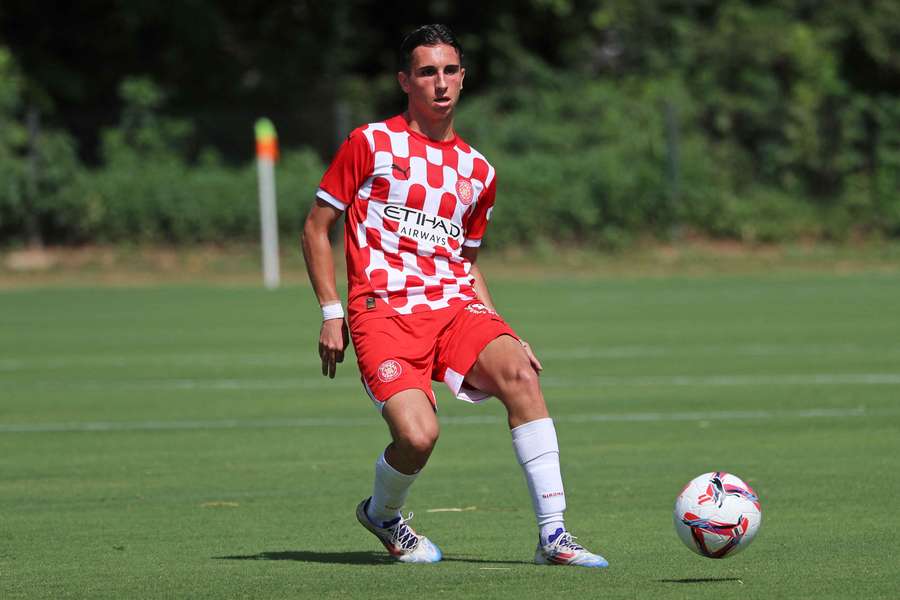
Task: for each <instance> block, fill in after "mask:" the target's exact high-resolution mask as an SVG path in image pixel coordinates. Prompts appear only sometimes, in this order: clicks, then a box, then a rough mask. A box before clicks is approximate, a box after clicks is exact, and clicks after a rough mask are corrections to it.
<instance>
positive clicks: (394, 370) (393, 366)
mask: <svg viewBox="0 0 900 600" xmlns="http://www.w3.org/2000/svg"><path fill="white" fill-rule="evenodd" d="M401 373H403V368H402V367H400V363H398V362H397V361H396V360H394V359H392V358H391V359H388V360H386V361H384V362H383V363H381V365H379V366H378V379H380V380H381V381H382V382H383V383H390V382H392V381H393V380H395V379H397V378H398V377H400V374H401Z"/></svg>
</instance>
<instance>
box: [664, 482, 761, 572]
mask: <svg viewBox="0 0 900 600" xmlns="http://www.w3.org/2000/svg"><path fill="white" fill-rule="evenodd" d="M674 518H675V531H676V532H678V537H679V538H681V541H682V542H684V544H685V546H687V547H688V548H690V549H691V550H693V551H694V552H696V553H697V554H699V555H701V556H706V557H708V558H725V557H728V556H733V555H735V554H737V553H738V552H740V551H741V550H743V549H744V548H746V547H747V546H749V545H750V542H752V541H753V538H754V537H755V536H756V532H757V531H759V525H760V523H761V522H762V511H761V510H760V507H759V497H758V496H757V495H756V493H755V492H754V491H753V489H752V488H751V487H750V486H749V485H747V484H746V483H744V482H743V481H741V479H740V478H738V477H736V476H734V475H732V474H730V473H726V472H724V471H716V472H713V473H704V474H703V475H700V476H699V477H696V478H694V479H693V480H691V482H690V483H688V484H687V485H686V486H684V489H683V490H681V493H680V494H679V495H678V498H676V499H675V515H674Z"/></svg>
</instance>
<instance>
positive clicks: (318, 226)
mask: <svg viewBox="0 0 900 600" xmlns="http://www.w3.org/2000/svg"><path fill="white" fill-rule="evenodd" d="M340 216H341V211H340V210H338V209H337V208H335V207H333V206H331V205H330V204H328V203H326V202H323V201H322V200H319V199H318V198H317V199H316V203H315V204H314V205H313V207H312V209H311V210H310V211H309V215H307V217H306V223H305V224H304V225H303V236H302V240H301V246H302V247H303V258H304V260H305V261H306V272H307V273H308V274H309V280H310V282H311V283H312V286H313V290H315V293H316V298H318V300H319V305H320V306H325V305H327V304H335V303H337V304H339V303H340V301H341V298H340V296H339V295H338V291H337V282H336V280H335V276H334V256H333V254H332V248H331V240H330V239H329V238H328V233H329V232H330V231H331V228H332V227H333V226H334V224H335V222H337V220H338V219H339V218H340ZM349 343H350V335H349V332H348V331H347V322H346V321H345V320H344V319H343V318H335V319H327V320H323V321H322V330H321V331H320V332H319V357H320V358H321V359H322V375H327V376H328V377H331V378H332V379H333V378H334V373H335V370H336V369H337V363H339V362H343V361H344V351H345V350H346V349H347V345H348V344H349Z"/></svg>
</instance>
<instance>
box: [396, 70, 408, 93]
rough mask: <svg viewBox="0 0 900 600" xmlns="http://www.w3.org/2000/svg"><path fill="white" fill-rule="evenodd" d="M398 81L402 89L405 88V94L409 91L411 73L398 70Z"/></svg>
mask: <svg viewBox="0 0 900 600" xmlns="http://www.w3.org/2000/svg"><path fill="white" fill-rule="evenodd" d="M397 83H399V84H400V89H401V90H403V93H404V94H408V93H409V74H408V73H406V72H405V71H397Z"/></svg>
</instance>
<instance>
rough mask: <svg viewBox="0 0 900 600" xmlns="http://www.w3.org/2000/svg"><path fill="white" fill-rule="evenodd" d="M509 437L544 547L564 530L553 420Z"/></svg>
mask: <svg viewBox="0 0 900 600" xmlns="http://www.w3.org/2000/svg"><path fill="white" fill-rule="evenodd" d="M510 433H512V440H513V448H514V449H515V451H516V458H517V459H518V460H519V464H520V465H522V470H523V471H524V472H525V481H527V482H528V491H529V492H530V493H531V503H532V504H533V505H534V514H535V516H536V517H537V524H538V527H539V528H540V530H541V533H540V535H541V543H542V544H543V543H546V542H547V538H548V537H550V536H551V535H552V534H554V533H556V530H557V529H560V528H562V529H565V524H564V522H563V512H565V510H566V494H565V492H564V491H563V484H562V474H561V473H560V470H559V444H558V443H557V441H556V428H555V427H553V419H551V418H549V417H548V418H546V419H538V420H537V421H531V422H529V423H525V424H524V425H519V426H518V427H515V428H513V429H512V431H510Z"/></svg>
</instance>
